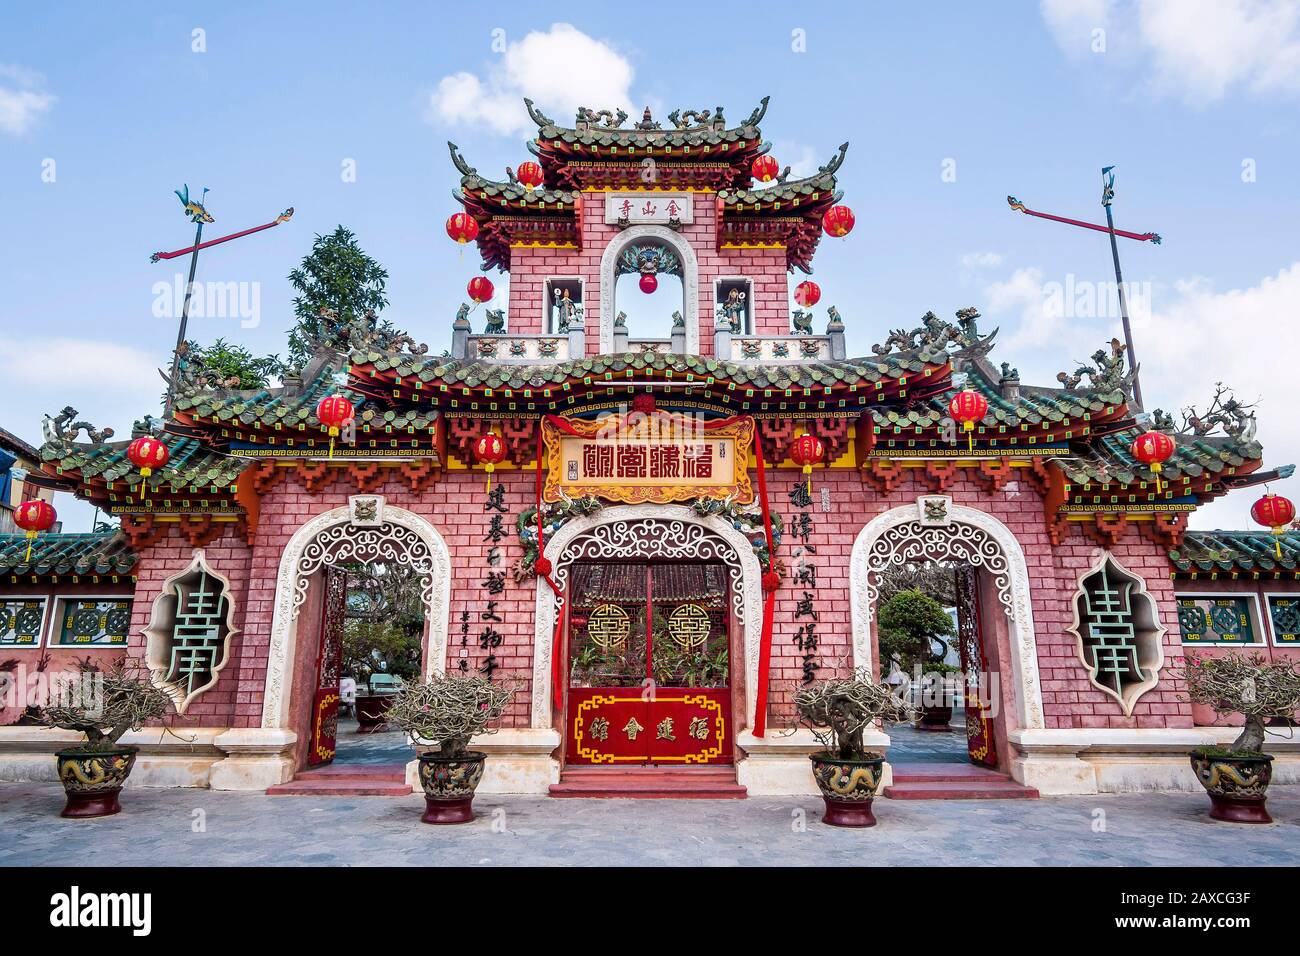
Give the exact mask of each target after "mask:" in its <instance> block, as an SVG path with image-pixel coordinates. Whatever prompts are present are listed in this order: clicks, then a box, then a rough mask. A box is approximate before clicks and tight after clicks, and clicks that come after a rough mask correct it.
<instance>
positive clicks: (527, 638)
mask: <svg viewBox="0 0 1300 956" xmlns="http://www.w3.org/2000/svg"><path fill="white" fill-rule="evenodd" d="M769 478H770V483H769V484H770V488H769V491H770V494H771V501H772V505H773V509H774V510H776V511H778V512H779V513H780V514H781V515H782V516H783V517H784V518H785V519H786V523H787V534H786V538H785V541H784V543H783V545H782V547H781V549H780V553H781V555H782V556H783V557H784V559H785V561H786V565H787V570H788V571H793V568H794V566H795V564H796V562H795V560H794V559H793V558H792V556H791V551H792V548H793V547H794V546H795V545H796V543H797V542H796V540H795V537H794V535H793V533H792V529H791V528H790V524H791V519H792V518H793V517H794V515H795V514H796V513H797V510H796V509H795V508H794V507H793V506H792V505H791V504H790V502H789V498H788V493H789V491H790V488H791V487H792V485H793V484H794V482H796V481H797V480H800V476H799V475H798V473H797V472H795V471H793V470H790V469H783V470H776V469H773V471H772V472H771V473H770V474H769ZM497 480H498V481H501V482H502V483H503V484H504V486H505V487H506V499H505V500H506V505H507V508H508V513H507V514H506V515H505V516H504V517H505V520H504V525H505V526H506V528H507V529H509V531H510V534H508V535H507V537H506V538H505V539H504V540H503V541H502V542H501V548H502V555H503V563H502V565H501V567H502V569H504V570H507V571H508V570H509V568H510V567H511V566H512V565H513V564H514V562H515V561H516V560H517V559H518V558H519V557H520V554H521V549H520V547H519V544H518V539H517V538H516V536H515V535H514V533H513V531H514V522H515V518H516V516H517V515H518V513H519V512H520V511H521V510H522V509H523V508H526V507H528V505H529V504H530V503H531V501H532V496H533V485H532V477H531V474H530V473H529V472H528V471H513V470H502V471H498V472H497ZM482 481H483V476H482V473H481V472H478V471H475V472H464V471H451V472H448V473H447V474H446V475H445V476H444V477H443V478H442V479H441V480H440V481H437V482H435V483H433V484H432V485H430V486H429V487H428V488H426V489H425V490H424V491H423V492H421V493H420V494H418V495H412V494H411V493H410V492H409V490H408V489H407V488H406V486H405V485H402V484H400V483H396V482H392V483H389V484H387V485H386V486H384V487H382V488H380V489H378V491H379V492H380V493H383V494H386V495H387V496H388V500H389V502H390V503H391V504H394V505H399V506H401V507H404V508H407V509H409V510H411V511H414V512H416V513H417V514H420V515H422V516H424V517H426V518H427V519H428V520H429V521H430V522H431V523H432V524H433V525H434V526H435V527H436V528H437V529H438V530H439V531H440V533H441V534H442V535H443V537H444V539H445V540H446V542H447V545H448V547H449V549H450V550H451V556H452V567H453V570H452V575H453V578H452V594H451V605H450V617H449V622H448V646H449V662H448V663H449V665H450V666H451V667H455V666H456V661H457V660H458V659H459V656H460V653H461V649H462V648H461V645H460V631H459V625H460V618H461V614H462V612H463V611H465V610H467V609H468V610H469V611H470V612H471V621H470V623H471V628H470V634H469V642H468V645H467V646H466V647H465V651H466V657H467V659H468V660H469V662H470V666H471V667H474V668H477V667H478V666H479V665H480V664H481V663H482V661H483V660H484V658H485V657H486V652H485V651H484V650H482V649H481V648H480V647H479V646H478V642H477V636H478V634H479V632H480V630H481V628H482V622H480V620H479V619H478V612H479V611H480V610H481V609H482V608H483V607H484V604H485V600H486V598H485V592H484V591H483V589H482V588H481V587H480V584H481V582H482V580H483V579H484V577H485V576H486V572H487V567H486V555H487V550H488V547H489V542H487V541H486V540H484V535H485V534H486V531H487V528H488V524H489V520H490V515H489V514H488V513H487V512H485V511H484V510H483V501H484V498H483V493H482ZM823 488H827V489H829V490H830V493H831V510H830V511H829V512H822V511H821V502H820V492H821V489H823ZM353 493H355V488H353V487H352V486H351V485H350V484H348V483H346V482H345V481H342V480H340V481H339V482H338V483H336V484H335V485H333V486H330V487H327V488H326V489H324V490H323V491H321V492H319V493H317V494H310V493H308V492H307V491H306V489H305V488H304V487H303V486H302V485H301V484H300V483H299V481H298V480H297V479H296V478H294V477H292V476H291V477H289V478H287V479H286V480H285V481H283V482H282V483H280V484H279V485H277V486H275V487H274V488H273V489H272V490H271V491H270V492H269V493H268V494H267V495H266V496H265V497H264V498H263V501H262V517H261V527H260V528H259V532H258V535H257V539H256V544H255V547H254V548H252V549H251V550H250V549H249V548H248V547H247V546H245V545H244V543H243V539H242V538H239V537H236V536H234V535H233V534H231V533H227V534H226V535H225V536H223V537H221V538H219V539H217V540H216V541H215V542H213V543H212V544H211V545H209V546H208V548H207V549H206V551H207V555H208V560H209V562H210V563H211V564H212V566H213V567H214V568H215V569H216V570H217V571H219V572H220V573H222V574H223V575H225V576H227V577H229V578H230V579H231V582H232V584H233V585H234V587H235V588H236V591H237V601H238V605H237V612H236V625H237V626H238V627H240V628H241V633H240V634H239V636H238V639H237V640H236V642H235V644H234V647H233V650H232V656H231V661H230V664H229V665H228V666H227V668H226V670H225V671H224V672H223V674H222V678H221V680H220V681H219V682H218V684H217V686H216V687H215V688H214V689H213V690H211V691H209V692H207V693H206V694H204V695H203V696H202V697H201V698H199V699H198V700H197V701H196V702H195V703H194V704H193V705H192V706H191V718H190V722H199V723H203V724H206V725H209V726H211V725H224V724H231V725H234V726H243V727H251V726H257V725H258V724H259V723H260V720H261V711H262V692H263V687H264V684H265V679H266V664H267V653H268V643H269V637H270V627H271V618H272V613H273V608H274V598H275V586H276V581H275V576H276V572H277V569H278V566H279V562H280V556H281V553H282V551H283V549H284V547H285V545H286V544H287V543H288V541H289V539H290V537H291V536H292V535H293V533H294V531H295V530H296V529H297V528H298V527H300V526H301V525H302V524H303V523H304V522H305V521H307V520H308V519H309V518H311V517H313V516H314V515H317V514H320V513H321V512H323V511H326V510H328V509H330V508H334V507H338V506H341V505H344V504H346V502H347V498H348V495H349V494H353ZM926 493H931V488H930V487H929V485H928V484H927V483H926V482H924V481H923V480H920V479H919V478H916V477H908V478H905V479H904V480H903V481H902V482H901V483H900V485H899V486H898V487H897V488H896V489H895V490H894V491H892V492H889V493H887V494H881V493H879V492H877V491H876V490H875V489H874V488H873V487H872V486H870V485H869V484H867V483H866V482H865V481H864V480H863V479H862V477H861V476H860V475H859V473H858V472H856V471H855V470H853V469H848V468H837V469H832V470H830V471H825V472H823V471H819V472H818V473H817V474H816V475H815V478H814V504H813V507H812V508H810V509H808V514H809V515H810V517H811V520H812V534H811V537H810V539H809V544H811V545H813V546H814V547H816V549H817V550H816V554H815V555H814V556H811V557H810V561H811V563H812V564H813V565H814V566H815V567H816V569H817V582H818V587H817V589H816V607H817V611H818V615H819V620H818V622H817V623H818V636H819V639H820V646H819V648H818V650H817V658H818V661H819V663H820V665H821V670H820V672H819V676H823V677H825V676H830V675H832V674H835V673H844V672H846V671H847V670H848V669H849V667H850V666H851V663H852V656H851V613H850V587H849V559H850V555H851V552H852V548H853V543H854V540H855V538H856V536H857V534H858V532H859V531H860V530H861V529H862V528H863V527H864V526H865V525H866V523H867V522H868V521H869V520H870V519H871V518H872V517H874V516H875V515H877V514H879V513H882V512H884V511H886V510H888V509H890V508H893V507H897V506H912V505H913V504H914V502H915V499H916V497H917V496H918V495H921V494H926ZM946 493H948V494H951V495H952V496H953V498H954V500H955V501H956V502H957V503H958V504H964V505H968V506H970V507H974V508H979V509H982V510H984V511H986V512H988V513H990V514H992V515H994V516H996V517H997V518H999V520H1001V521H1002V522H1003V523H1004V524H1006V525H1007V526H1008V527H1009V528H1010V529H1011V530H1012V531H1013V533H1015V535H1016V536H1017V538H1018V540H1019V541H1020V543H1021V545H1022V547H1023V549H1024V551H1025V554H1026V560H1027V562H1028V565H1029V569H1030V574H1031V577H1032V578H1033V582H1034V591H1033V596H1032V600H1033V608H1034V624H1035V631H1036V640H1037V650H1038V663H1039V675H1040V680H1041V683H1042V691H1043V706H1044V712H1045V716H1046V722H1047V725H1048V726H1049V727H1185V726H1191V724H1192V713H1191V709H1190V706H1189V705H1188V704H1187V703H1186V702H1184V701H1182V700H1180V695H1179V691H1180V688H1179V687H1178V686H1177V683H1176V682H1175V681H1174V680H1173V679H1172V674H1173V673H1174V670H1175V669H1176V665H1177V662H1178V660H1179V658H1181V656H1182V646H1181V643H1180V641H1179V637H1178V627H1177V615H1176V609H1175V605H1174V585H1173V583H1172V582H1171V581H1170V580H1169V565H1168V563H1167V561H1166V559H1165V556H1164V552H1163V551H1162V550H1161V549H1160V548H1158V547H1157V546H1156V545H1154V544H1152V543H1151V542H1149V541H1148V540H1147V539H1146V538H1144V537H1142V536H1140V535H1138V534H1137V533H1136V532H1130V533H1128V534H1127V535H1126V536H1125V537H1124V538H1123V539H1122V540H1121V541H1120V543H1119V545H1118V546H1117V547H1116V548H1115V549H1114V554H1115V556H1116V558H1117V559H1118V560H1119V561H1120V562H1121V563H1122V564H1123V565H1124V566H1125V567H1126V568H1128V569H1129V570H1130V571H1132V572H1134V573H1136V574H1140V575H1142V576H1143V577H1144V578H1145V579H1146V581H1147V587H1148V589H1149V590H1150V592H1151V593H1152V595H1153V596H1154V597H1155V598H1156V600H1157V601H1158V602H1159V607H1160V616H1161V621H1162V622H1163V623H1164V624H1165V626H1166V627H1167V628H1169V632H1168V635H1167V637H1166V643H1165V654H1166V662H1165V669H1164V670H1163V671H1162V680H1161V684H1160V685H1159V686H1158V687H1157V688H1156V689H1154V690H1152V691H1149V692H1148V693H1147V694H1146V695H1145V696H1144V697H1143V698H1142V699H1141V700H1140V701H1139V702H1138V704H1137V706H1136V708H1135V710H1134V713H1133V715H1132V716H1131V717H1124V716H1123V713H1122V712H1121V710H1120V708H1119V706H1118V704H1117V703H1116V702H1115V701H1114V700H1113V699H1111V698H1110V697H1108V696H1107V695H1104V694H1102V693H1101V692H1100V691H1098V690H1096V689H1095V688H1093V687H1092V686H1091V685H1090V684H1089V683H1088V681H1087V679H1086V675H1085V672H1084V670H1083V668H1082V666H1081V664H1080V663H1079V660H1078V657H1077V654H1076V651H1075V642H1074V638H1073V637H1072V636H1071V635H1070V634H1069V633H1067V632H1066V630H1065V628H1066V626H1067V625H1068V624H1069V623H1070V621H1071V609H1070V600H1071V598H1072V596H1073V594H1074V591H1075V587H1076V581H1077V579H1078V576H1079V575H1080V574H1081V573H1082V572H1083V571H1084V570H1085V569H1086V568H1088V567H1089V566H1090V565H1091V563H1092V561H1093V560H1094V559H1095V557H1096V556H1097V555H1098V554H1099V553H1100V551H1099V547H1098V546H1097V545H1096V544H1095V543H1094V542H1093V541H1092V540H1091V539H1089V538H1088V537H1086V536H1085V535H1084V534H1083V533H1082V532H1081V531H1079V530H1078V529H1077V528H1072V529H1071V530H1070V532H1069V533H1068V535H1067V537H1066V539H1065V541H1064V542H1063V544H1061V545H1060V546H1056V547H1053V546H1052V545H1051V544H1050V542H1049V539H1048V537H1047V532H1046V529H1045V527H1044V524H1043V519H1042V507H1041V499H1040V497H1039V495H1038V493H1037V491H1035V490H1034V489H1033V488H1032V487H1031V486H1030V485H1029V484H1028V483H1027V482H1025V481H1023V480H1021V481H1018V482H1013V483H1011V484H1009V485H1007V487H1006V488H1004V490H1003V491H1001V492H996V493H992V494H990V493H989V492H988V491H987V490H986V489H985V487H984V486H983V485H982V484H978V483H976V482H975V481H974V480H973V479H971V478H969V477H965V476H963V477H960V478H958V479H957V480H956V481H954V482H953V484H952V485H950V487H949V488H948V489H947V491H946ZM190 555H191V549H190V547H189V545H188V544H187V543H186V542H185V541H184V540H183V538H181V537H180V535H179V534H178V533H177V532H175V531H172V532H170V533H169V534H168V535H167V536H166V537H164V538H163V539H162V540H160V541H159V542H158V543H156V544H154V545H153V546H151V547H148V548H145V549H144V550H143V552H142V554H141V560H140V565H139V574H140V581H139V587H138V590H137V596H136V601H137V603H136V609H135V615H134V621H133V631H134V632H135V633H134V634H133V637H132V643H131V650H132V653H136V654H143V636H142V635H141V634H140V631H141V629H142V628H143V627H144V625H145V623H146V621H147V618H148V613H149V607H150V604H151V602H152V600H153V598H154V597H156V596H157V594H158V591H159V589H160V588H161V585H162V581H163V580H164V579H165V578H166V577H167V576H169V575H171V574H174V573H175V572H176V571H178V570H180V569H182V568H184V567H185V565H186V564H187V563H188V562H189V560H190ZM802 590H803V589H802V587H800V586H797V585H795V584H794V583H793V582H791V581H789V580H787V581H786V582H785V585H784V586H783V587H782V589H781V591H780V592H779V594H778V600H777V605H776V616H775V634H774V642H773V658H772V659H773V664H772V686H771V715H772V717H773V720H774V722H775V723H778V724H779V723H781V722H783V719H784V718H785V717H786V716H787V714H788V701H789V691H790V689H791V687H792V685H793V683H794V682H796V681H797V680H799V678H800V677H801V675H802V655H801V652H800V650H799V649H798V648H797V647H796V646H795V645H794V644H793V638H794V635H795V632H796V630H797V629H798V626H799V624H800V623H803V621H801V620H800V619H798V618H796V608H797V603H798V600H799V597H800V594H801V593H802ZM535 595H536V590H535V582H534V581H533V580H532V579H529V580H528V581H526V582H525V583H523V584H522V585H516V584H515V583H514V580H513V577H512V576H511V575H509V574H507V576H506V590H505V593H504V594H503V595H501V596H500V598H499V602H500V603H499V604H498V612H499V613H500V615H501V616H502V617H503V618H504V622H503V623H499V624H496V625H495V627H496V629H497V630H498V631H499V632H501V634H502V635H503V637H504V643H503V645H502V647H501V648H499V649H498V651H497V657H498V659H499V660H500V662H501V664H502V668H501V671H500V673H504V674H511V673H513V674H518V675H521V676H523V677H525V678H527V677H528V676H530V675H531V672H532V645H533V608H534V600H535ZM998 610H999V609H998V608H997V606H996V605H994V606H993V608H991V609H990V610H989V611H988V613H996V612H997V611H998ZM301 637H302V638H304V639H307V640H315V636H314V635H301ZM529 701H530V697H529V692H528V690H527V689H526V690H525V691H524V692H523V693H521V694H520V695H519V697H518V698H517V699H516V701H515V702H514V704H513V705H512V707H511V710H510V712H509V714H508V717H507V721H506V725H507V726H525V725H526V724H527V719H528V718H527V715H528V711H529Z"/></svg>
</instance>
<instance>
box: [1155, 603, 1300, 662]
mask: <svg viewBox="0 0 1300 956" xmlns="http://www.w3.org/2000/svg"><path fill="white" fill-rule="evenodd" d="M1296 597H1298V598H1300V595H1296ZM1220 598H1232V599H1233V600H1240V601H1245V602H1246V612H1247V614H1249V616H1250V629H1251V631H1252V632H1253V634H1254V637H1255V639H1254V640H1253V641H1250V642H1246V641H1187V640H1184V639H1183V628H1182V625H1181V624H1180V625H1179V627H1178V643H1179V644H1181V645H1182V646H1183V647H1254V648H1259V647H1268V646H1269V644H1270V643H1272V642H1271V641H1270V640H1269V637H1268V635H1267V634H1266V633H1265V631H1264V610H1263V608H1262V607H1261V605H1260V602H1259V595H1258V594H1257V593H1256V592H1254V591H1176V592H1174V610H1175V613H1177V612H1178V611H1179V610H1181V609H1180V608H1179V605H1178V602H1179V601H1184V600H1195V601H1200V600H1216V599H1220ZM1272 623H1273V622H1272V618H1271V617H1270V618H1269V620H1268V630H1269V633H1271V632H1272V630H1273V628H1272ZM1282 646H1283V647H1297V646H1300V644H1283V645H1282Z"/></svg>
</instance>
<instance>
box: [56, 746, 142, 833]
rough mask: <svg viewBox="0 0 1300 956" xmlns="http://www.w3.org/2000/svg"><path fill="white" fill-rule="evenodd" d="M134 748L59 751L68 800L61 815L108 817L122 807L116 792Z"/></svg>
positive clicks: (61, 776) (130, 760) (134, 752)
mask: <svg viewBox="0 0 1300 956" xmlns="http://www.w3.org/2000/svg"><path fill="white" fill-rule="evenodd" d="M136 751H137V748H135V747H115V748H113V749H112V750H101V751H93V752H92V751H85V750H60V751H58V752H57V753H55V755H54V757H55V759H56V760H57V761H58V767H59V780H60V781H61V782H62V783H63V789H64V790H65V791H66V792H67V795H68V802H67V804H66V805H65V806H64V808H63V812H62V813H60V814H59V816H62V817H107V816H111V815H112V814H114V813H119V812H121V810H122V806H121V804H119V803H118V800H117V795H118V794H119V793H121V792H122V786H123V784H125V783H126V778H127V777H128V776H129V775H130V773H131V767H132V766H134V765H135V755H136Z"/></svg>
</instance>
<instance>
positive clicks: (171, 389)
mask: <svg viewBox="0 0 1300 956" xmlns="http://www.w3.org/2000/svg"><path fill="white" fill-rule="evenodd" d="M202 241H203V221H202V220H199V228H198V230H197V231H196V232H195V233H194V246H195V249H194V252H193V253H192V254H191V255H190V278H189V281H187V282H186V283H185V304H184V305H182V306H181V324H180V327H179V328H177V330H176V351H174V352H173V353H172V374H171V380H170V381H169V382H168V383H167V407H166V409H165V410H164V411H163V418H171V417H172V403H173V402H175V401H176V376H177V374H178V373H179V370H180V364H181V346H182V345H183V344H185V329H186V326H187V325H188V324H189V318H190V296H191V295H193V294H194V273H195V271H196V270H197V269H198V267H199V250H198V245H199V243H200V242H202Z"/></svg>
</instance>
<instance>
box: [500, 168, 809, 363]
mask: <svg viewBox="0 0 1300 956" xmlns="http://www.w3.org/2000/svg"><path fill="white" fill-rule="evenodd" d="M583 201H584V204H585V206H584V209H585V214H584V216H583V223H582V246H583V248H582V251H581V252H576V251H574V250H567V249H545V248H535V249H534V248H519V249H513V250H511V253H510V310H509V327H510V330H511V331H513V332H519V333H521V334H526V333H538V332H541V331H542V327H541V305H540V303H541V297H542V291H543V286H544V283H545V280H546V279H547V278H548V277H551V276H580V277H582V279H583V280H584V302H583V306H584V309H585V315H586V334H587V352H588V354H592V355H594V354H596V353H598V352H599V351H600V260H601V256H602V255H603V254H604V252H605V248H606V246H608V245H609V243H610V242H611V241H613V240H614V239H616V238H617V237H618V235H619V229H618V228H617V227H616V226H612V225H607V224H606V223H605V222H604V218H605V217H604V208H605V194H604V193H601V192H589V193H584V194H583ZM716 221H717V210H716V206H715V196H714V195H713V194H712V193H696V194H695V222H694V223H692V224H690V225H686V226H683V227H682V229H681V232H680V235H681V236H682V237H683V238H684V239H685V240H686V241H687V242H689V243H690V244H691V247H692V248H693V249H694V250H695V256H696V259H697V262H698V267H699V314H700V351H701V353H702V354H705V355H711V354H712V353H713V323H714V312H715V308H716V305H715V302H714V291H713V282H714V280H715V279H718V278H748V279H751V280H752V281H753V289H754V298H753V303H752V309H753V314H754V331H755V334H758V335H783V334H786V333H788V332H789V331H790V313H789V275H788V273H787V271H786V264H785V250H784V249H724V250H722V251H721V252H718V251H715V249H714V245H715V232H714V230H715V225H716ZM628 332H629V334H630V336H631V337H632V338H634V339H635V338H638V337H639V336H640V333H638V332H637V330H636V329H635V328H630V329H629V330H628Z"/></svg>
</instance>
